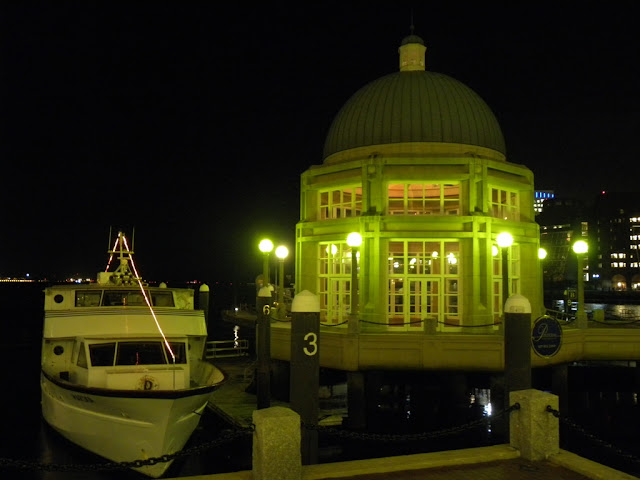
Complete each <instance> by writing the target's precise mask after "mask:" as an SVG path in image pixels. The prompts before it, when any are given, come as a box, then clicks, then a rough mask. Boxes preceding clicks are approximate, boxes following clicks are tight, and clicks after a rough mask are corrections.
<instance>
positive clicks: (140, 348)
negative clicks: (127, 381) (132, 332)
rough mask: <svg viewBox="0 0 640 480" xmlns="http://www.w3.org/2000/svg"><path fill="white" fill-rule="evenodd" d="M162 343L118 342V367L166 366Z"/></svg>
mask: <svg viewBox="0 0 640 480" xmlns="http://www.w3.org/2000/svg"><path fill="white" fill-rule="evenodd" d="M165 363H167V361H166V358H165V355H164V349H163V347H162V342H118V354H117V356H116V365H164V364H165Z"/></svg>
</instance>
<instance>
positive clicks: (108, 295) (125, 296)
mask: <svg viewBox="0 0 640 480" xmlns="http://www.w3.org/2000/svg"><path fill="white" fill-rule="evenodd" d="M168 293H169V292H168ZM147 295H148V294H147ZM102 305H104V306H107V307H113V306H127V307H144V306H146V305H147V302H146V301H145V299H144V295H143V294H142V292H141V291H140V290H121V291H106V292H104V297H103V299H102Z"/></svg>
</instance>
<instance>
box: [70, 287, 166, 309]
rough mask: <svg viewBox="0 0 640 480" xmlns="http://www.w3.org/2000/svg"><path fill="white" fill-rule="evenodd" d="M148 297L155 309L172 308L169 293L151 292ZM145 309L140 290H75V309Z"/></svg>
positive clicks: (145, 303) (145, 304)
mask: <svg viewBox="0 0 640 480" xmlns="http://www.w3.org/2000/svg"><path fill="white" fill-rule="evenodd" d="M146 293H147V295H148V297H149V298H150V299H151V304H152V305H154V306H156V307H173V306H175V304H174V301H173V294H172V293H171V292H169V291H165V292H158V291H152V292H151V294H149V292H148V291H146ZM101 305H102V306H105V307H113V306H130V307H145V306H147V302H146V301H145V299H144V295H143V294H142V292H141V291H140V290H106V291H103V290H76V307H98V306H101Z"/></svg>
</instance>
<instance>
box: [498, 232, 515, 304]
mask: <svg viewBox="0 0 640 480" xmlns="http://www.w3.org/2000/svg"><path fill="white" fill-rule="evenodd" d="M496 241H497V242H498V246H499V247H500V250H501V251H502V305H503V309H502V312H503V313H504V304H505V302H506V301H507V299H508V298H509V247H510V246H511V245H513V237H512V236H511V234H510V233H507V232H502V233H500V234H498V237H497V238H496Z"/></svg>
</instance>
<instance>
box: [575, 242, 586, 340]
mask: <svg viewBox="0 0 640 480" xmlns="http://www.w3.org/2000/svg"><path fill="white" fill-rule="evenodd" d="M582 255H583V254H581V253H578V254H576V257H577V258H578V310H577V311H576V325H577V326H578V327H579V328H586V327H587V313H586V312H585V310H584V272H583V266H582V264H583V258H582Z"/></svg>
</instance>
